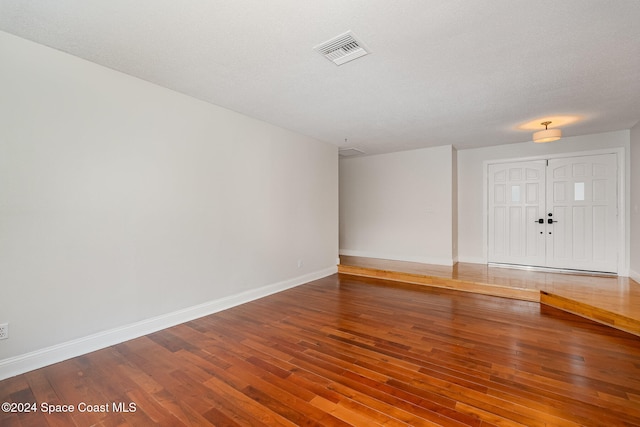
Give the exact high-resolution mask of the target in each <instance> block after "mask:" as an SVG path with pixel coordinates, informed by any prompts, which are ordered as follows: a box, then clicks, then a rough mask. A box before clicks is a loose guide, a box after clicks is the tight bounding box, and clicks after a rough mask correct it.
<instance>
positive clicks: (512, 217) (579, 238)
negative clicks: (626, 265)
mask: <svg viewBox="0 0 640 427" xmlns="http://www.w3.org/2000/svg"><path fill="white" fill-rule="evenodd" d="M617 175H618V174H617V158H616V155H615V154H603V155H594V156H580V157H571V158H559V159H549V160H536V161H526V162H514V163H500V164H491V165H489V167H488V181H489V182H488V190H489V194H488V261H489V262H490V263H501V264H517V265H529V266H540V267H551V268H562V269H575V270H587V271H602V272H612V273H615V272H617V270H618V252H617V251H618V238H619V236H618V226H617V215H618V212H617V206H618V195H617Z"/></svg>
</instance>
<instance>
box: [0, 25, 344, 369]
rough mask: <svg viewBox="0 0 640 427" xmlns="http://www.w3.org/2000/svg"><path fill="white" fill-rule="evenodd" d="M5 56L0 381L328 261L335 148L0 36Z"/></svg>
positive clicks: (0, 137) (313, 273)
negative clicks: (5, 332)
mask: <svg viewBox="0 0 640 427" xmlns="http://www.w3.org/2000/svg"><path fill="white" fill-rule="evenodd" d="M0 64H2V66H0V93H1V96H0V287H1V289H2V295H1V297H0V323H1V322H9V324H10V338H9V339H8V340H3V341H0V378H2V375H3V372H2V369H3V367H4V368H6V369H5V371H4V372H5V376H6V375H7V372H8V373H9V374H11V373H16V369H13V368H12V367H11V366H10V365H11V364H14V365H12V366H13V367H14V368H15V366H16V365H15V364H16V363H18V364H19V363H22V362H24V361H25V360H26V359H29V357H32V356H33V357H35V358H36V359H37V358H38V357H40V356H42V355H41V354H40V353H41V352H40V353H38V352H36V353H37V354H35V353H31V352H34V351H40V350H42V349H45V348H48V349H49V350H51V349H52V347H50V346H55V345H60V344H61V343H68V342H72V343H75V344H74V345H76V344H77V345H76V347H75V350H77V351H80V350H81V347H82V345H80V344H79V343H80V341H82V340H86V339H88V338H87V337H90V339H89V341H91V340H93V341H92V345H94V346H97V347H99V346H100V345H103V344H108V343H109V340H111V341H113V340H115V339H116V338H114V336H115V335H113V334H112V336H109V333H110V332H109V331H116V330H117V332H118V333H119V334H120V335H118V336H119V337H123V338H124V339H126V338H129V337H130V336H131V334H135V333H138V334H142V333H144V332H145V331H148V330H149V328H151V329H153V328H156V329H158V328H160V327H163V326H166V324H167V323H171V322H173V323H178V322H180V321H183V320H184V319H185V318H188V317H189V316H191V317H193V316H196V315H202V314H203V313H204V312H207V311H209V312H210V311H215V310H216V309H219V308H220V307H222V306H228V305H229V304H231V303H233V302H234V301H235V302H239V301H244V300H247V299H251V298H254V297H258V296H261V295H264V294H267V293H269V292H273V291H277V290H279V289H283V288H286V287H290V286H294V285H296V284H299V283H302V282H304V281H306V280H309V279H312V278H315V277H320V276H322V275H327V274H331V273H332V272H334V271H336V267H335V260H336V257H337V256H338V161H337V148H336V147H334V146H332V145H328V144H325V143H321V142H319V141H316V140H313V139H311V138H308V137H304V136H301V135H298V134H295V133H292V132H290V131H287V130H284V129H281V128H277V127H274V126H272V125H269V124H266V123H264V122H261V121H258V120H254V119H251V118H249V117H246V116H243V115H240V114H237V113H235V112H232V111H229V110H226V109H223V108H219V107H216V106H213V105H210V104H207V103H204V102H201V101H198V100H195V99H193V98H189V97H187V96H184V95H181V94H179V93H176V92H173V91H170V90H167V89H164V88H161V87H158V86H155V85H152V84H149V83H147V82H144V81H141V80H138V79H135V78H132V77H130V76H127V75H124V74H121V73H118V72H115V71H113V70H110V69H107V68H103V67H100V66H98V65H95V64H93V63H89V62H86V61H83V60H81V59H78V58H75V57H72V56H69V55H67V54H64V53H61V52H59V51H55V50H53V49H49V48H47V47H44V46H41V45H37V44H34V43H32V42H29V41H26V40H23V39H20V38H17V37H14V36H11V35H8V34H6V33H2V32H0ZM299 260H300V261H302V266H299V265H298V261H299ZM234 298H236V299H234ZM216 301H224V304H223V305H216V303H215V302H216ZM202 304H204V306H203V305H202ZM207 304H209V305H207ZM225 304H226V305H225ZM194 307H196V308H198V310H195V311H194V310H192V309H193V308H194ZM180 310H185V311H184V312H182V311H180ZM189 310H191V311H189ZM177 311H178V313H177ZM176 313H177V314H176ZM163 316H168V317H167V319H166V321H163V320H162V318H163ZM172 316H173V317H172ZM150 319H151V320H152V321H151V320H150ZM158 319H160V320H158ZM149 322H151V323H149ZM163 322H164V323H163ZM131 325H134V326H135V325H137V326H138V328H137V329H136V328H135V327H133V329H132V330H131V331H129V332H127V331H128V330H122V328H125V329H126V328H127V327H128V326H131ZM145 325H146V326H145ZM143 326H144V327H143ZM118 328H120V329H118ZM105 331H106V332H105ZM95 334H98V335H95ZM101 334H102V335H101ZM100 337H102V338H104V339H102V341H100V339H101V338H100ZM73 340H76V341H73ZM98 341H100V342H98ZM83 342H84V341H83ZM56 348H57V347H56ZM83 348H84V349H91V345H89V346H85V347H83ZM46 351H48V350H45V353H46ZM52 351H53V350H52ZM73 353H74V351H69V352H68V353H67V354H66V356H69V355H73ZM52 358H55V357H53V356H51V357H50V358H49V359H47V358H46V357H44V356H42V357H40V359H38V360H39V362H38V363H40V364H44V363H47V362H50V361H52V360H53V359H52ZM59 358H63V357H62V356H60V357H59ZM27 362H28V360H27ZM27 362H25V363H24V364H23V365H20V366H23V368H24V369H28V368H33V367H34V366H35V365H37V364H38V363H36V362H34V363H31V364H30V363H27ZM12 369H13V370H12ZM18 370H19V369H18Z"/></svg>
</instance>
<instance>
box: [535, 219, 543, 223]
mask: <svg viewBox="0 0 640 427" xmlns="http://www.w3.org/2000/svg"><path fill="white" fill-rule="evenodd" d="M535 222H537V223H538V224H544V219H542V218H538V220H537V221H535Z"/></svg>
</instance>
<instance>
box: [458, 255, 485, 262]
mask: <svg viewBox="0 0 640 427" xmlns="http://www.w3.org/2000/svg"><path fill="white" fill-rule="evenodd" d="M458 262H465V263H470V264H486V263H487V261H486V260H485V259H484V258H482V257H466V256H459V257H458Z"/></svg>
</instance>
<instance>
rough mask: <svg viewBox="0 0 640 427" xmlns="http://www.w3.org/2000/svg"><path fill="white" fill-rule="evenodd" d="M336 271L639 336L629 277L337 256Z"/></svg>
mask: <svg viewBox="0 0 640 427" xmlns="http://www.w3.org/2000/svg"><path fill="white" fill-rule="evenodd" d="M338 272H339V273H341V274H350V275H355V276H362V277H374V278H379V279H386V280H393V281H397V282H404V283H413V284H418V285H427V286H435V287H440V288H448V289H455V290H459V291H466V292H474V293H479V294H485V295H493V296H498V297H505V298H514V299H519V300H525V301H534V302H540V303H543V304H546V305H550V306H553V307H556V308H558V309H561V310H564V311H568V312H571V313H574V314H577V315H579V316H583V317H586V318H588V319H592V320H594V321H596V322H600V323H604V324H606V325H609V326H612V327H614V328H617V329H620V330H623V331H626V332H629V333H632V334H634V335H638V336H640V284H638V283H637V282H635V281H633V280H631V279H629V278H628V277H603V276H590V275H583V274H564V273H549V272H540V271H530V270H517V269H507V268H499V267H489V266H487V265H481V264H468V263H457V264H456V265H454V266H452V267H447V266H441V265H430V264H421V263H415V262H406V261H390V260H384V259H376V258H363V257H354V256H344V255H341V256H340V265H339V266H338Z"/></svg>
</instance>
